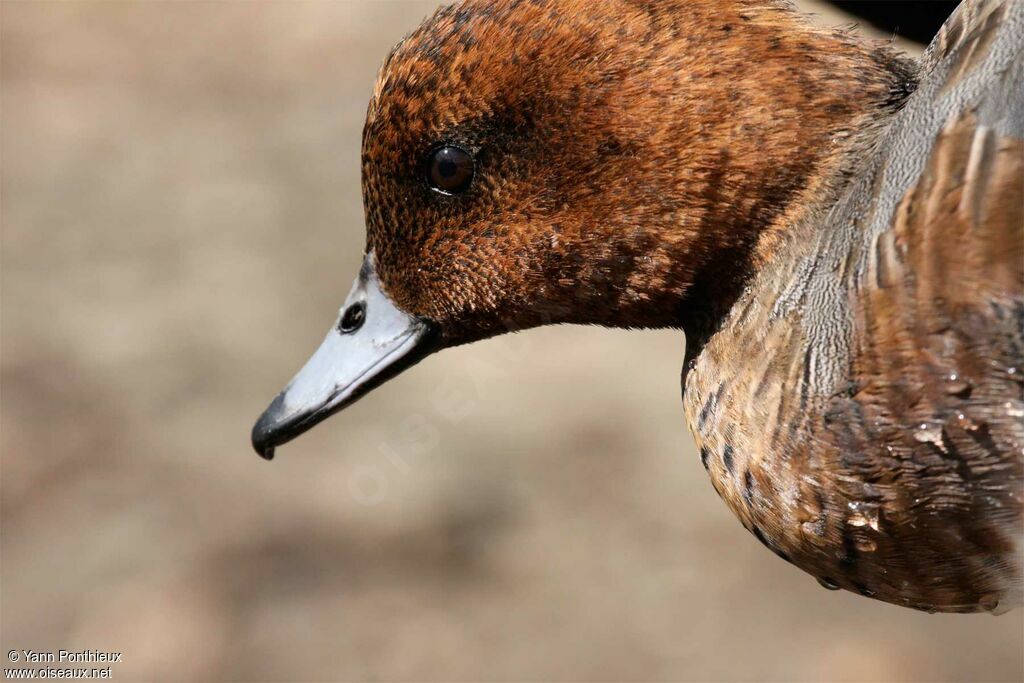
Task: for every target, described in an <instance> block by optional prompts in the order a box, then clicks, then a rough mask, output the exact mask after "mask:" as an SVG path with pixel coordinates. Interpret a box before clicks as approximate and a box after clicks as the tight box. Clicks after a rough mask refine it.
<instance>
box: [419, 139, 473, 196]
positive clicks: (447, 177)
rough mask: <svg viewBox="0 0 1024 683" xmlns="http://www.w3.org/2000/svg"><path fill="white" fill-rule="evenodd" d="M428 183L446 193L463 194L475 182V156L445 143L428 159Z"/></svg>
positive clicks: (432, 187)
mask: <svg viewBox="0 0 1024 683" xmlns="http://www.w3.org/2000/svg"><path fill="white" fill-rule="evenodd" d="M426 173H427V184H429V185H430V187H431V189H433V190H436V191H437V192H441V193H444V194H461V193H463V192H465V191H466V190H467V189H468V188H469V184H470V183H471V182H473V157H472V156H470V154H469V152H467V151H466V150H464V149H462V148H460V147H455V146H454V145H445V146H444V147H438V148H437V149H435V150H434V151H433V152H431V154H430V158H429V159H427V169H426Z"/></svg>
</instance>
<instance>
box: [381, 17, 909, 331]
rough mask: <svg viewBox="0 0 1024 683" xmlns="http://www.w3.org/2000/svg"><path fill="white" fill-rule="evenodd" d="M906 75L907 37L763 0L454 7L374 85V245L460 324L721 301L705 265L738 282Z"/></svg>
mask: <svg viewBox="0 0 1024 683" xmlns="http://www.w3.org/2000/svg"><path fill="white" fill-rule="evenodd" d="M892 81H893V79H892V74H891V72H890V70H889V64H888V63H887V60H886V58H884V57H882V56H879V55H877V54H875V53H874V52H871V51H869V50H868V48H866V47H864V46H863V45H862V44H858V43H855V42H854V41H852V40H850V39H849V38H848V37H847V36H845V35H843V34H841V33H835V32H824V31H820V30H817V29H813V28H811V27H809V26H807V25H805V24H804V23H803V22H802V20H800V19H799V18H798V17H797V16H796V15H795V14H794V13H793V12H792V11H791V10H790V9H788V7H786V6H784V5H782V4H781V3H772V2H767V3H766V2H764V1H763V0H761V1H759V2H750V1H747V0H729V1H727V2H721V1H720V0H687V1H682V0H653V1H650V2H639V1H631V0H603V1H602V2H593V1H591V0H567V1H561V2H554V1H547V0H469V1H467V2H463V3H460V4H457V5H453V6H449V7H445V8H443V9H441V10H440V11H438V12H437V13H436V14H434V16H433V17H431V18H430V19H428V20H427V21H426V22H425V23H424V24H423V25H422V26H421V27H420V28H419V29H417V30H416V31H415V32H413V33H412V34H411V35H409V36H408V37H407V38H406V39H405V40H403V41H402V42H401V43H399V45H398V46H397V47H396V48H395V49H394V51H393V52H392V53H391V54H390V55H389V56H388V58H387V59H386V61H385V63H384V66H383V68H382V71H381V74H380V78H379V81H378V83H377V86H376V88H375V92H374V95H373V98H372V101H371V102H370V106H369V112H368V115H367V120H366V127H365V129H364V134H363V161H362V163H363V193H364V202H365V208H366V224H367V251H368V252H373V253H374V254H375V255H376V260H377V268H378V271H379V274H380V278H381V282H382V285H383V287H384V289H385V290H386V291H387V293H388V294H389V296H391V297H392V299H393V300H394V301H395V302H396V304H397V305H398V306H399V307H401V308H403V309H405V310H406V311H409V312H410V313H413V314H415V315H418V316H422V317H424V318H427V319H429V320H431V321H433V322H434V323H435V324H436V325H438V327H439V328H440V330H441V332H442V335H443V338H444V343H445V344H446V345H451V344H456V343H463V342H467V341H472V340H475V339H479V338H483V337H487V336H491V335H494V334H497V333H501V332H505V331H507V330H509V329H524V328H528V327H533V326H536V325H540V324H546V323H563V322H567V323H596V324H603V325H611V326H621V327H664V326H682V325H684V323H686V322H687V317H688V311H689V310H690V309H692V308H702V307H704V306H706V302H702V301H698V302H693V301H688V299H691V298H692V297H690V296H688V295H690V294H692V293H693V290H694V289H695V287H696V288H698V289H699V291H700V296H701V297H702V298H703V297H710V298H715V299H726V298H728V295H729V293H730V292H731V291H732V290H735V289H736V288H737V287H738V285H739V283H740V282H741V281H742V280H743V278H744V277H745V275H746V274H747V272H748V271H749V269H750V267H751V261H752V259H754V258H756V250H755V247H756V245H757V243H758V242H759V241H761V240H762V238H763V237H764V236H765V235H767V234H768V233H770V232H771V230H770V227H771V226H772V224H773V222H775V221H776V219H777V218H778V217H779V216H780V214H782V212H784V211H785V210H786V208H787V206H789V205H790V204H791V203H792V202H793V201H794V199H795V198H796V197H797V196H798V195H799V193H800V192H801V191H802V190H804V189H805V188H807V186H808V184H809V182H810V181H809V178H810V177H811V176H812V175H813V173H814V172H815V170H816V169H817V168H818V167H819V165H820V164H822V162H823V161H824V160H826V159H827V158H829V155H830V154H834V153H835V152H836V150H837V146H838V141H841V140H842V139H843V138H844V136H845V135H846V134H847V132H848V131H850V130H855V129H856V128H857V127H858V126H859V125H860V123H861V121H860V117H861V116H862V115H863V114H864V113H865V109H866V108H867V106H866V105H868V104H870V103H874V102H879V101H881V100H884V99H885V98H887V97H889V96H890V91H891V88H892ZM853 102H856V103H858V105H857V108H856V109H854V108H853V105H852V104H851V103H853ZM862 106H863V107H865V108H864V109H862V108H861V107H862ZM452 149H454V151H451V150H452ZM441 150H448V151H447V152H445V153H449V154H452V153H461V154H464V155H466V156H464V157H461V158H462V159H463V161H464V162H466V165H467V166H468V167H469V173H470V175H471V178H470V180H469V181H468V183H466V184H465V186H464V187H461V188H459V191H457V192H447V191H445V190H443V189H442V188H438V187H437V185H436V183H435V180H436V178H433V177H432V174H433V176H437V173H438V170H439V166H438V162H437V159H436V158H435V156H434V155H435V154H437V153H438V152H439V151H441ZM448 166H449V168H448V170H449V171H450V172H455V171H456V169H455V168H454V167H452V165H451V164H450V163H449V165H448ZM462 171H466V169H465V168H463V169H462ZM438 177H439V176H438ZM711 269H713V271H714V272H713V276H712V274H711V273H710V272H709V271H710V270H711Z"/></svg>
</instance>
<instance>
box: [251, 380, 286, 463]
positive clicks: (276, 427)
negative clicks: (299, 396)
mask: <svg viewBox="0 0 1024 683" xmlns="http://www.w3.org/2000/svg"><path fill="white" fill-rule="evenodd" d="M283 415H284V392H282V393H280V394H278V395H277V397H276V398H275V399H274V401H273V402H272V403H271V404H270V407H268V408H267V409H266V411H265V412H264V413H263V414H262V415H260V419H258V420H257V421H256V424H255V425H253V427H252V447H253V449H255V451H256V452H257V453H259V456H260V457H261V458H263V459H264V460H273V459H274V448H275V447H276V446H277V445H278V441H279V436H280V427H281V421H282V420H281V418H282V416H283Z"/></svg>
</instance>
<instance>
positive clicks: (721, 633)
mask: <svg viewBox="0 0 1024 683" xmlns="http://www.w3.org/2000/svg"><path fill="white" fill-rule="evenodd" d="M435 4H436V3H434V2H404V1H403V2H397V1H390V2H354V1H353V2H345V1H315V2H254V3H244V2H187V3H185V2H181V3H179V2H145V3H129V2H29V1H25V2H16V1H11V0H4V1H3V2H0V21H2V37H0V46H2V47H0V49H2V52H0V59H2V102H0V107H2V140H0V143H2V158H0V162H2V163H0V167H2V183H3V184H2V229H3V233H2V235H3V244H2V282H0V286H2V349H0V351H2V354H0V355H2V358H0V360H2V457H3V461H2V464H3V471H2V510H0V514H2V537H0V538H2V547H0V550H2V565H0V571H2V574H0V580H2V595H0V599H2V622H0V625H2V632H0V641H2V643H0V645H2V651H3V652H6V651H7V650H9V649H27V648H32V649H36V650H48V649H57V648H65V649H83V648H92V649H98V650H117V651H121V652H123V653H124V654H123V658H124V662H123V663H122V664H116V665H114V677H115V679H118V680H167V681H182V680H238V681H251V680H303V681H308V680H326V679H344V680H364V679H366V680H408V681H420V680H448V679H455V680H624V679H628V680H753V679H769V680H814V679H816V680H858V681H866V680H901V681H911V680H914V681H925V680H928V681H931V680H936V681H937V680H964V681H988V680H992V681H995V680H999V681H1012V680H1021V679H1022V678H1024V661H1022V657H1024V655H1022V647H1024V646H1022V642H1024V623H1022V616H1021V613H1020V612H1019V611H1018V612H1015V613H1011V614H1009V615H1006V616H1003V617H1000V618H993V617H990V616H987V615H980V616H942V615H935V616H929V615H926V614H919V613H915V612H910V611H906V610H903V609H900V608H896V607H892V606H889V605H885V604H881V603H878V602H873V601H870V600H866V599H864V598H860V597H856V596H853V595H851V594H847V593H841V592H840V593H835V592H828V591H825V590H822V589H821V588H819V587H818V586H817V584H816V583H815V581H814V579H812V578H811V577H809V576H806V575H804V574H802V573H801V572H799V571H798V570H796V569H794V568H793V567H791V566H789V565H787V564H785V563H784V562H782V561H781V560H779V559H777V558H776V557H775V556H773V555H772V554H771V553H770V552H768V551H767V550H765V549H764V548H763V547H761V546H760V545H759V544H758V543H757V542H756V541H755V540H754V539H753V538H752V537H750V535H749V534H748V533H747V532H746V531H744V530H743V529H742V528H741V526H740V525H739V523H738V522H736V521H735V520H734V519H733V517H732V516H731V514H730V513H729V512H728V511H727V510H726V508H725V507H724V506H723V505H722V504H721V502H720V501H719V500H718V498H717V496H716V495H715V494H714V492H713V490H712V488H711V486H710V485H709V484H708V482H707V480H706V475H705V472H704V470H703V469H702V468H701V466H700V463H699V461H698V458H697V457H696V455H695V453H694V452H693V448H692V445H691V442H690V437H689V435H688V434H687V431H686V427H685V425H684V421H683V416H682V407H681V404H680V400H679V386H678V385H679V380H678V377H679V369H680V365H681V362H682V357H683V353H682V352H683V339H682V337H681V335H680V334H677V333H625V332H611V331H604V330H599V329H582V328H561V329H547V330H540V331H533V332H529V333H527V334H522V335H514V336H510V337H508V338H502V339H496V340H493V341H489V342H486V343H482V344H479V345H476V346H472V347H468V348H463V349H458V350H455V351H447V352H444V353H442V354H440V355H438V356H435V357H433V358H431V359H429V360H427V361H426V362H424V363H423V364H422V365H420V366H419V367H417V368H416V369H415V370H413V371H411V372H409V373H408V374H406V375H404V376H403V377H401V378H400V379H398V380H396V381H394V382H392V383H390V384H388V385H387V386H386V387H384V388H382V389H380V390H378V391H377V392H375V393H374V394H373V395H371V396H370V397H368V398H367V399H365V400H364V401H362V402H360V403H359V404H358V405H356V406H354V407H353V408H351V409H350V410H348V411H346V412H345V413H343V414H341V415H339V416H337V417H335V418H333V419H332V420H330V421H329V422H327V423H325V424H324V425H322V426H321V427H319V428H317V429H315V430H314V431H313V432H311V433H310V434H308V435H307V436H305V437H304V438H302V439H300V440H299V441H297V442H295V443H294V444H291V445H289V446H287V447H285V448H283V449H281V451H280V452H279V456H278V459H277V460H276V461H274V462H273V463H265V462H262V461H260V460H259V459H258V458H257V457H256V455H255V454H254V453H253V452H252V451H251V450H250V448H249V443H248V440H249V429H250V427H251V425H252V422H253V421H254V420H255V418H256V417H257V415H258V414H259V413H260V411H261V410H262V409H263V408H264V407H265V406H266V404H267V403H268V401H269V400H270V399H271V398H272V397H273V396H274V394H275V393H276V392H277V391H278V390H279V389H281V388H282V386H283V385H284V383H285V382H286V381H287V380H288V378H289V377H291V375H292V373H293V372H294V371H295V370H296V369H297V368H298V367H299V365H300V363H301V362H302V361H303V360H305V358H306V355H307V353H308V352H309V351H311V350H312V349H313V347H314V346H315V345H316V344H317V343H318V342H319V340H320V339H321V337H322V334H323V333H324V331H325V330H326V329H327V327H328V325H329V324H330V323H331V321H332V320H333V318H334V316H335V315H336V311H337V307H338V305H339V304H340V303H341V301H342V299H343V297H344V295H345V293H346V292H347V291H348V287H349V284H350V282H351V279H352V278H353V277H354V275H355V273H356V269H357V267H358V263H359V260H360V251H361V247H362V235H363V225H362V210H361V205H360V191H359V175H358V174H359V163H358V154H359V143H360V131H361V126H362V120H363V114H364V112H365V106H366V101H367V98H368V96H369V93H370V90H371V87H372V84H373V80H374V76H375V73H376V70H377V67H378V65H379V64H380V62H381V60H382V58H383V57H384V55H385V54H386V52H387V50H388V49H389V48H390V46H391V45H392V44H393V43H394V42H395V41H396V40H397V39H398V38H400V37H401V36H402V35H403V34H404V33H405V32H406V31H407V30H409V29H411V28H412V27H413V26H414V25H416V24H417V23H418V22H419V20H420V19H421V18H422V17H423V16H424V15H426V14H427V13H428V12H429V11H430V9H431V8H432V6H433V5H435ZM824 20H825V21H829V22H833V23H834V22H838V21H840V20H841V19H840V18H839V17H836V16H835V15H826V17H825V19H824ZM5 665H6V664H5Z"/></svg>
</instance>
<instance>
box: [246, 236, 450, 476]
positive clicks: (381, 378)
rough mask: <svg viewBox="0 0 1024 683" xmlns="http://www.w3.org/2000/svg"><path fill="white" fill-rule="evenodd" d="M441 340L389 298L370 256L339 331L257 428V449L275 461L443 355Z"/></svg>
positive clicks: (338, 324) (329, 335) (330, 336)
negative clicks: (299, 440)
mask: <svg viewBox="0 0 1024 683" xmlns="http://www.w3.org/2000/svg"><path fill="white" fill-rule="evenodd" d="M436 339H437V335H436V334H435V333H434V329H433V326H432V325H431V324H430V323H429V322H428V321H425V320H422V319H420V318H417V317H416V316H413V315H410V314H408V313H406V312H405V311H403V310H401V309H400V308H398V306H396V305H395V304H394V302H392V301H391V299H390V298H389V297H388V296H387V294H385V293H384V291H383V290H382V289H381V288H380V283H379V282H378V280H377V273H376V269H375V267H374V262H373V254H372V253H371V254H368V255H367V257H366V259H365V260H364V261H363V267H362V269H360V272H359V277H357V278H356V281H355V284H354V285H353V287H352V292H351V293H350V294H349V295H348V298H347V299H346V300H345V305H344V306H342V308H341V313H340V315H339V316H338V320H337V322H336V323H335V324H334V327H333V328H331V330H330V332H328V333H327V337H326V338H325V339H324V341H323V343H321V344H320V348H318V349H317V350H316V351H315V352H314V353H313V356H312V357H311V358H310V359H309V360H308V361H307V362H306V365H305V366H303V368H302V369H301V370H299V373H298V374H297V375H295V378H294V379H292V381H291V382H290V383H289V384H288V386H287V387H285V389H284V391H282V392H281V393H280V394H278V396H277V398H275V399H274V401H273V402H272V403H271V404H270V407H269V408H267V410H266V411H265V412H264V413H263V415H262V416H260V419H259V420H257V422H256V425H255V426H254V427H253V428H252V445H253V448H255V449H256V452H257V453H259V454H260V455H261V456H262V457H263V458H265V459H267V460H270V459H272V458H273V457H274V448H275V447H277V446H280V445H281V444H283V443H285V442H287V441H290V440H292V439H294V438H295V437H297V436H299V435H300V434H302V433H303V432H305V431H306V430H308V429H310V428H312V427H313V426H314V425H316V424H318V423H320V422H321V421H323V420H325V419H327V418H328V417H330V416H331V415H333V414H334V413H336V412H338V411H339V410H341V409H342V408H345V407H346V406H349V405H351V404H352V403H354V402H355V401H357V400H358V399H360V398H361V397H363V396H365V395H366V394H367V392H369V391H370V390H371V389H373V388H374V387H377V386H380V385H381V384H383V383H384V382H386V381H387V380H389V379H390V378H392V377H394V376H395V375H397V374H398V373H400V372H402V371H403V370H405V369H406V368H409V367H411V366H413V365H415V364H416V363H418V362H419V361H421V360H422V359H423V358H425V357H426V356H428V355H430V354H431V353H432V352H434V351H435V350H437V345H436V343H435V342H436Z"/></svg>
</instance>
